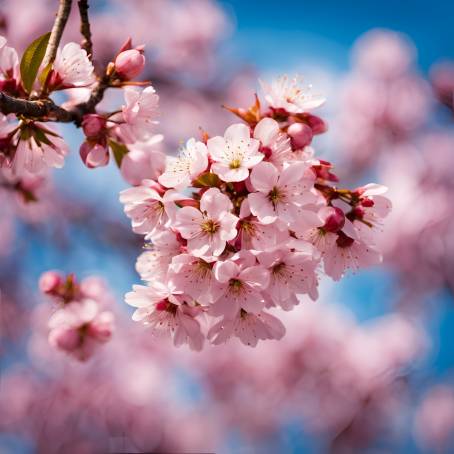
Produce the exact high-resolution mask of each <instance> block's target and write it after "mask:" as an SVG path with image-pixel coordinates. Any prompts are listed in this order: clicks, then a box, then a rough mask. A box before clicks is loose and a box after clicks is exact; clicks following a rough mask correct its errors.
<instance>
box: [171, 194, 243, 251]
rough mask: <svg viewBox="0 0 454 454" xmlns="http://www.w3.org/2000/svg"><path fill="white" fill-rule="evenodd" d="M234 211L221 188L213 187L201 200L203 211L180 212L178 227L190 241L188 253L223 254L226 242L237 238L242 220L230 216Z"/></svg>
mask: <svg viewBox="0 0 454 454" xmlns="http://www.w3.org/2000/svg"><path fill="white" fill-rule="evenodd" d="M231 209H232V202H231V201H230V200H229V198H228V197H227V196H226V195H224V194H222V193H221V191H220V190H219V189H218V188H210V189H208V191H206V192H205V193H204V194H203V195H202V198H201V199H200V210H198V209H196V208H193V207H183V208H181V209H180V210H178V212H177V214H176V228H177V229H178V231H179V232H180V233H181V236H182V237H183V238H186V239H187V240H188V251H189V252H191V253H192V254H193V255H194V256H196V257H207V256H219V255H220V254H222V252H223V251H224V249H225V245H226V242H227V241H229V240H233V238H235V236H236V235H237V230H236V224H237V222H238V218H237V217H236V216H235V215H233V214H232V213H230V210H231Z"/></svg>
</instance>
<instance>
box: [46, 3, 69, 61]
mask: <svg viewBox="0 0 454 454" xmlns="http://www.w3.org/2000/svg"><path fill="white" fill-rule="evenodd" d="M71 4H72V0H60V6H59V7H58V11H57V15H56V17H55V22H54V26H53V27H52V32H51V34H50V38H49V44H48V45H47V49H46V55H45V56H44V60H43V67H44V68H45V67H46V66H47V65H49V64H50V63H53V61H54V60H55V57H56V55H57V48H58V45H59V44H60V41H61V37H62V35H63V31H64V29H65V26H66V22H67V21H68V17H69V13H70V12H71Z"/></svg>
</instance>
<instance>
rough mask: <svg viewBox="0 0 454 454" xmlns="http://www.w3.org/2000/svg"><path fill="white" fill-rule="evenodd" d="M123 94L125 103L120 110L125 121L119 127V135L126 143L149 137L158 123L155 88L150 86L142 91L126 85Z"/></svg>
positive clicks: (157, 102)
mask: <svg viewBox="0 0 454 454" xmlns="http://www.w3.org/2000/svg"><path fill="white" fill-rule="evenodd" d="M124 96H125V101H126V105H125V106H123V108H122V111H123V119H124V122H125V123H124V124H122V125H120V127H119V128H120V129H119V131H120V135H121V136H122V138H123V140H124V141H125V142H126V143H133V142H135V141H137V140H139V141H140V140H142V141H143V140H147V139H149V138H150V137H151V136H152V135H153V129H154V125H156V124H157V123H158V121H157V120H156V118H157V117H158V104H159V96H158V95H157V94H156V90H155V89H154V88H153V87H152V86H149V87H146V88H144V89H143V90H142V91H140V90H138V89H135V88H132V87H126V88H125V89H124Z"/></svg>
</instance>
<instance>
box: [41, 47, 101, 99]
mask: <svg viewBox="0 0 454 454" xmlns="http://www.w3.org/2000/svg"><path fill="white" fill-rule="evenodd" d="M94 81H95V77H94V68H93V65H92V63H91V61H90V60H89V59H88V56H87V52H86V51H85V50H84V49H82V48H81V47H80V45H79V44H77V43H68V44H66V45H65V46H64V47H63V49H58V52H57V57H56V58H55V61H54V63H53V65H52V72H51V74H50V75H49V86H50V87H51V89H52V90H61V89H65V88H74V87H86V86H88V85H91V84H93V82H94Z"/></svg>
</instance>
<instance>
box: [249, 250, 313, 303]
mask: <svg viewBox="0 0 454 454" xmlns="http://www.w3.org/2000/svg"><path fill="white" fill-rule="evenodd" d="M258 260H259V263H260V264H261V265H262V266H264V267H265V268H266V269H268V270H269V273H270V283H269V285H268V287H267V289H266V294H267V295H269V296H270V298H271V300H272V301H273V303H274V304H275V305H277V306H281V307H282V308H283V309H286V310H290V309H291V308H292V307H293V306H295V305H296V304H298V298H297V295H302V294H308V295H309V296H310V297H311V299H312V300H314V301H315V300H316V299H317V298H318V290H317V286H318V280H317V274H316V269H317V267H318V257H317V253H315V251H314V250H313V249H311V248H307V250H306V251H295V252H291V251H284V250H279V249H278V250H276V251H272V252H262V253H260V254H259V255H258Z"/></svg>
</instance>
